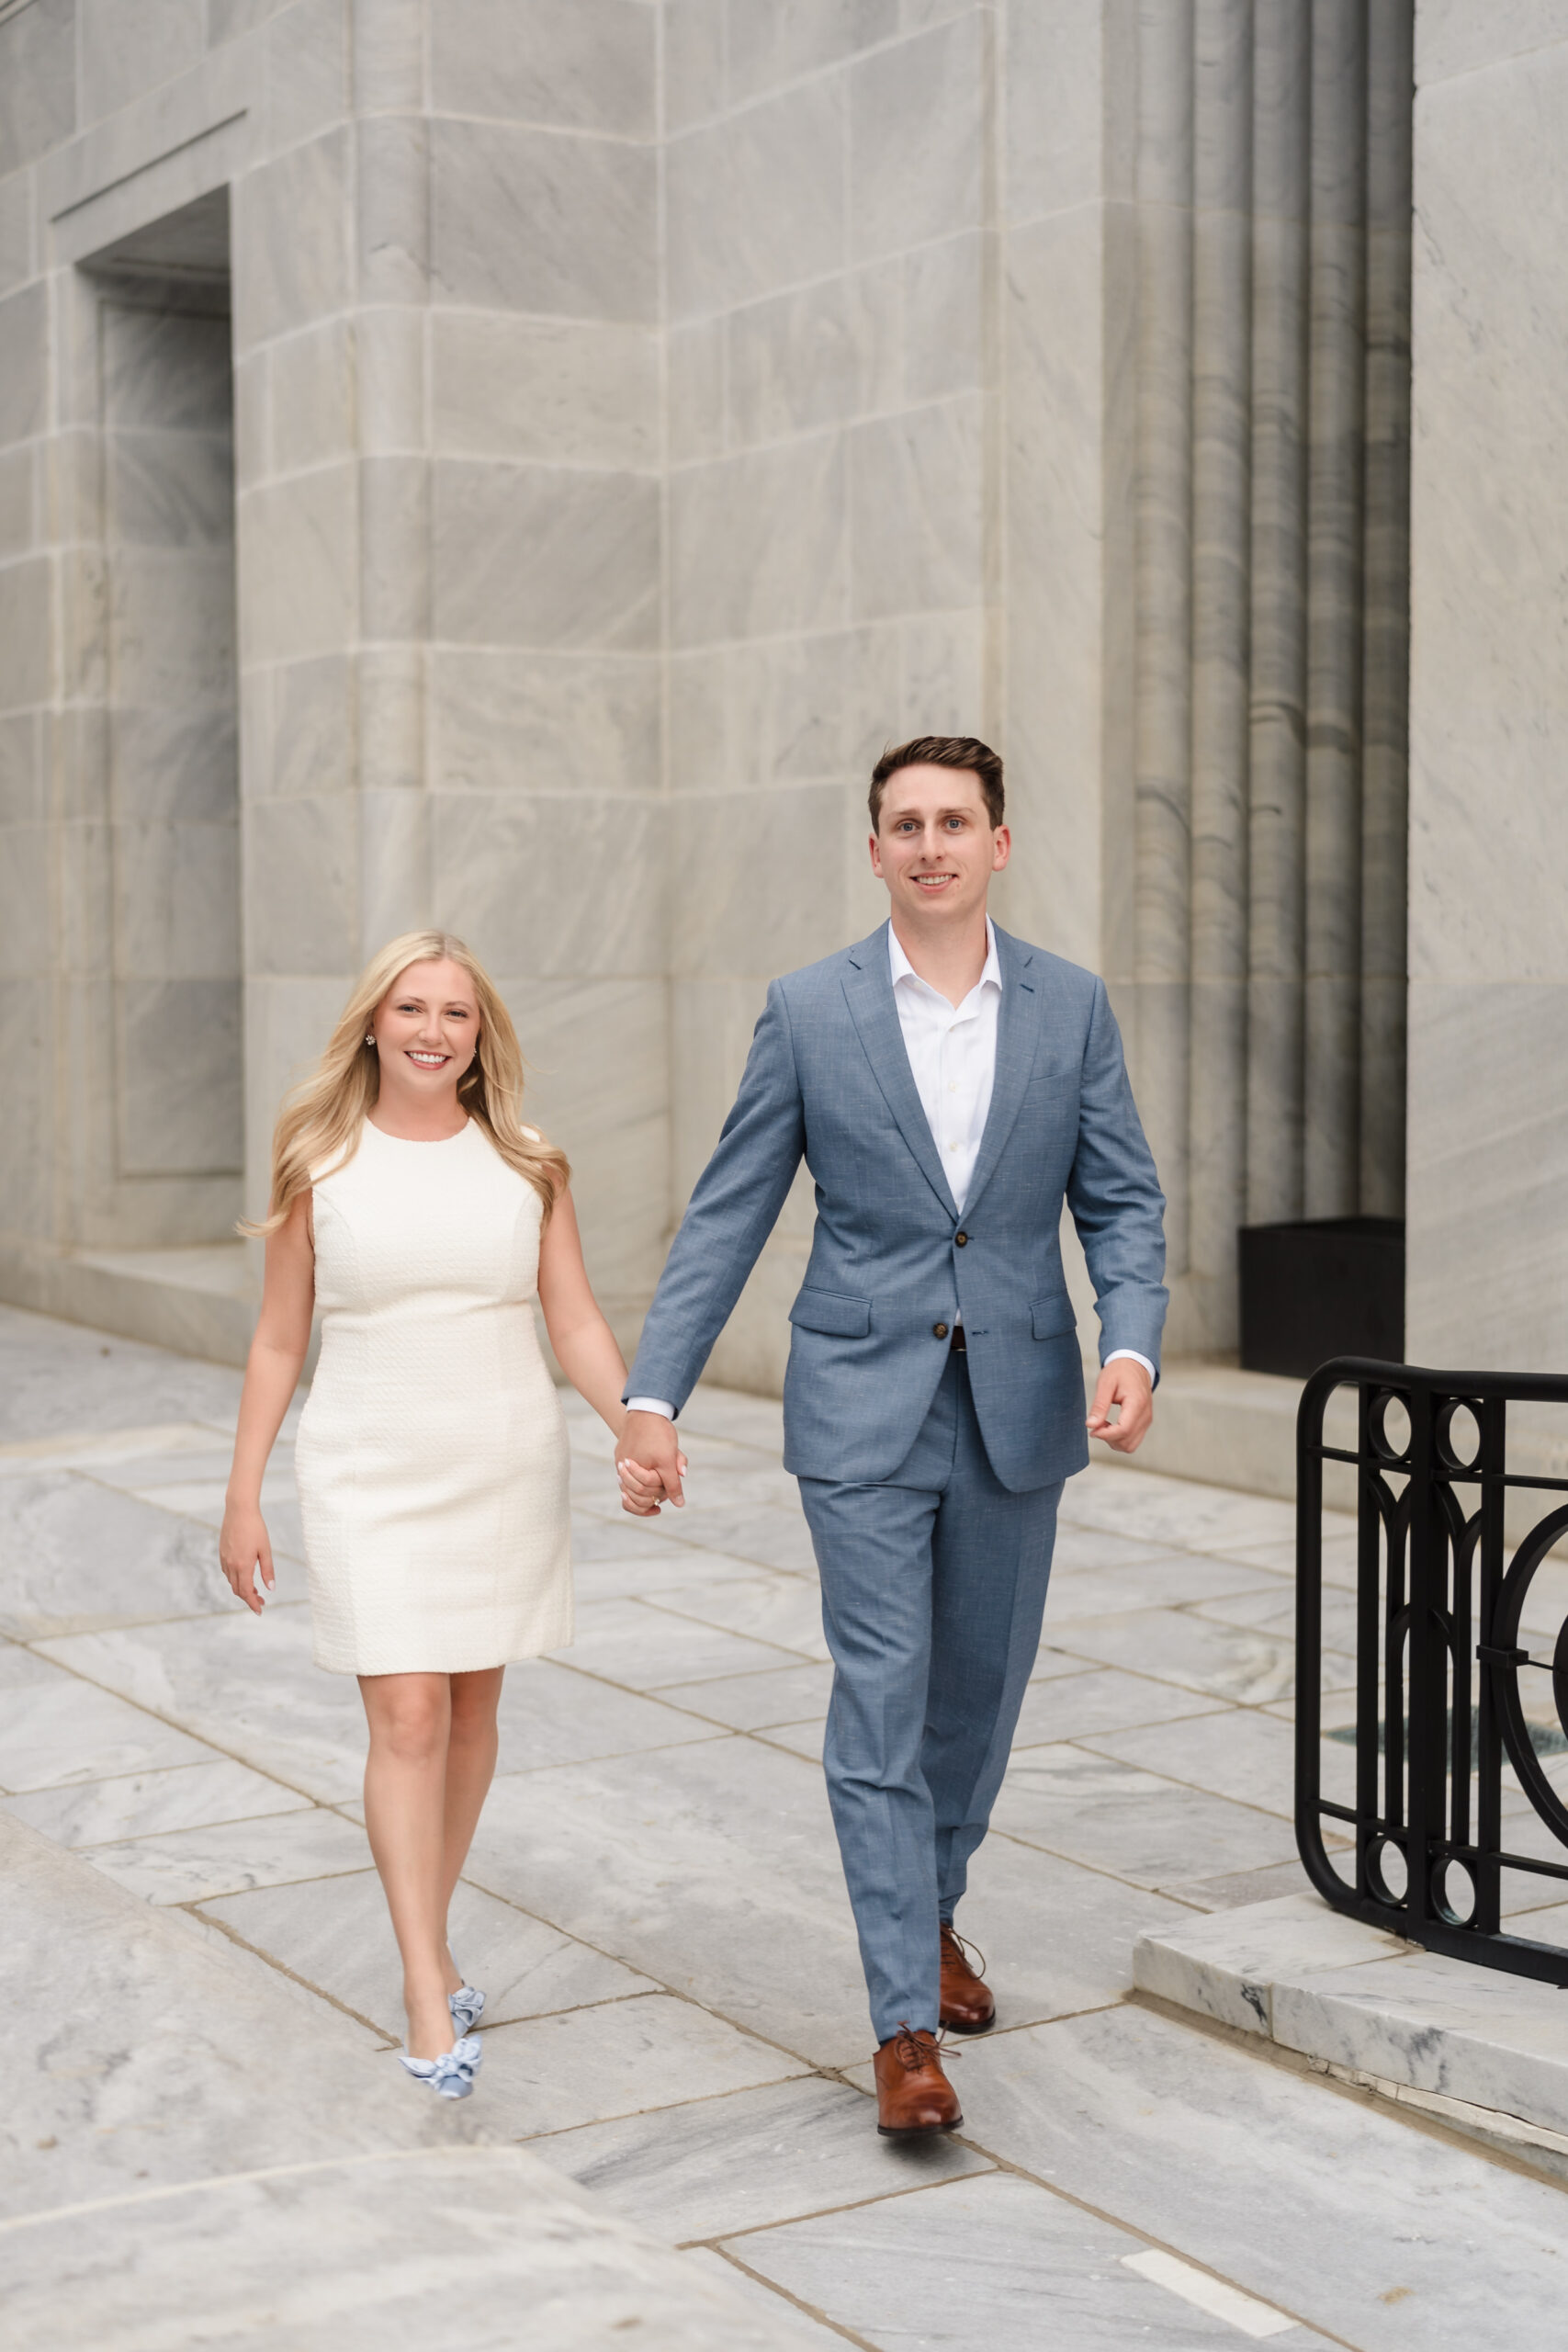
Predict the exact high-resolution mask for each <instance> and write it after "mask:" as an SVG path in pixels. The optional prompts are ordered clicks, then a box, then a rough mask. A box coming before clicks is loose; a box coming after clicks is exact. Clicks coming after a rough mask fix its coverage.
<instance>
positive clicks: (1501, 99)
mask: <svg viewBox="0 0 1568 2352" xmlns="http://www.w3.org/2000/svg"><path fill="white" fill-rule="evenodd" d="M1417 31H1418V39H1417V46H1416V68H1417V85H1418V86H1417V94H1416V271H1415V353H1416V410H1415V459H1414V468H1413V476H1412V533H1413V556H1414V562H1413V587H1414V595H1413V609H1412V635H1411V687H1410V749H1411V769H1410V800H1411V809H1410V915H1411V922H1410V1208H1409V1216H1410V1227H1409V1260H1410V1272H1409V1281H1410V1306H1409V1339H1408V1343H1409V1346H1410V1348H1411V1350H1412V1351H1413V1353H1414V1355H1415V1357H1416V1361H1418V1362H1426V1363H1441V1364H1471V1363H1475V1364H1480V1365H1483V1366H1495V1367H1504V1368H1512V1369H1516V1370H1528V1371H1556V1370H1559V1369H1560V1368H1561V1363H1562V1355H1563V1350H1564V1344H1565V1340H1568V1251H1565V1250H1564V1248H1563V1241H1562V1230H1563V1206H1562V1203H1563V1192H1564V1182H1565V1179H1568V956H1565V953H1564V947H1563V940H1564V936H1565V933H1564V924H1563V919H1562V908H1563V903H1564V895H1565V892H1568V798H1565V797H1564V794H1563V790H1562V778H1561V768H1562V744H1563V742H1564V741H1568V592H1565V589H1564V574H1563V562H1562V548H1563V545H1564V542H1565V539H1568V417H1565V413H1564V407H1563V401H1562V379H1563V368H1564V356H1565V354H1564V343H1565V330H1564V323H1563V322H1564V303H1563V299H1562V280H1563V254H1564V252H1565V251H1568V172H1565V170H1564V167H1563V162H1562V120H1563V111H1564V107H1568V6H1564V5H1563V0H1530V4H1529V5H1526V0H1510V5H1508V6H1495V7H1489V8H1486V9H1475V8H1472V7H1467V6H1461V5H1457V0H1422V5H1421V7H1420V10H1419V13H1418V17H1417Z"/></svg>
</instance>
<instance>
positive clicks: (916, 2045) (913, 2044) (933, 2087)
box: [875, 2025, 964, 2140]
mask: <svg viewBox="0 0 1568 2352" xmlns="http://www.w3.org/2000/svg"><path fill="white" fill-rule="evenodd" d="M875 2071H876V2128H877V2130H878V2131H880V2132H881V2133H882V2135H883V2137H884V2139H886V2140H913V2139H917V2138H919V2135H920V2134H921V2133H922V2132H925V2131H957V2129H958V2127H959V2125H960V2124H961V2123H962V2122H963V2120H964V2117H963V2114H962V2112H961V2110H960V2109H959V2105H958V2094H957V2092H956V2091H955V2090H954V2089H953V2085H952V2084H951V2083H950V2082H949V2081H948V2079H947V2076H946V2075H944V2074H943V2073H942V2052H941V2050H940V2049H939V2048H938V2046H937V2039H936V2036H935V2034H934V2033H929V2032H927V2030H926V2029H925V2028H924V2027H923V2026H922V2027H920V2028H919V2030H918V2031H917V2030H911V2029H910V2028H909V2027H908V2026H907V2025H901V2026H900V2027H899V2029H898V2030H897V2033H896V2034H894V2035H892V2037H891V2038H890V2039H889V2040H888V2041H885V2042H884V2043H883V2045H882V2047H881V2049H880V2050H879V2051H878V2052H877V2053H876V2064H875Z"/></svg>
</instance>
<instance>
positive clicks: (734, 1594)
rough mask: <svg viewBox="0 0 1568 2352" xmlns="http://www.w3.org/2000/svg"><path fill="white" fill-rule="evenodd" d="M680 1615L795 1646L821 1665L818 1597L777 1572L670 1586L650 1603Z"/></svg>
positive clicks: (812, 1587)
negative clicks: (708, 1583)
mask: <svg viewBox="0 0 1568 2352" xmlns="http://www.w3.org/2000/svg"><path fill="white" fill-rule="evenodd" d="M653 1605H654V1606H655V1607H657V1608H660V1609H668V1610H669V1611H671V1612H672V1613H673V1614H675V1615H677V1616H682V1617H694V1618H697V1619H700V1620H701V1621H702V1623H705V1624H708V1625H720V1626H722V1627H724V1629H725V1630H726V1631H727V1632H728V1633H731V1634H745V1635H746V1636H747V1638H748V1639H749V1640H751V1641H758V1642H773V1643H775V1644H776V1645H778V1647H779V1648H780V1649H788V1650H798V1651H800V1652H801V1653H802V1654H803V1655H804V1656H805V1657H809V1658H815V1659H816V1660H818V1663H825V1662H826V1660H827V1657H828V1645H827V1642H826V1641H825V1640H824V1638H823V1634H822V1596H821V1593H820V1592H819V1590H818V1587H817V1585H816V1584H815V1582H813V1583H807V1580H806V1579H805V1577H791V1576H783V1575H780V1574H778V1573H777V1572H774V1573H772V1574H761V1575H754V1576H753V1577H751V1578H750V1581H748V1582H746V1583H741V1582H740V1581H739V1579H737V1578H734V1577H731V1578H728V1579H727V1580H726V1581H724V1582H722V1583H716V1584H714V1585H711V1586H703V1585H674V1586H671V1587H670V1588H669V1589H667V1590H665V1591H663V1592H660V1594H659V1596H658V1598H657V1600H656V1601H655V1602H654V1604H653Z"/></svg>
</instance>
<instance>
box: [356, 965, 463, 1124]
mask: <svg viewBox="0 0 1568 2352" xmlns="http://www.w3.org/2000/svg"><path fill="white" fill-rule="evenodd" d="M370 1026H371V1030H372V1033H373V1035H374V1036H375V1039H376V1054H377V1058H378V1061H379V1062H380V1065H381V1084H382V1087H383V1089H390V1090H391V1091H394V1092H395V1093H400V1094H401V1093H407V1094H410V1095H412V1096H414V1097H416V1098H419V1099H422V1100H423V1101H425V1102H429V1101H430V1100H431V1099H432V1097H434V1096H440V1095H443V1094H452V1093H455V1092H456V1091H457V1080H459V1079H460V1078H461V1077H462V1075H463V1072H464V1071H465V1070H466V1069H468V1064H469V1063H470V1062H471V1061H472V1060H473V1058H474V1056H475V1054H476V1053H477V1052H478V1050H479V1006H478V1004H477V1003H476V1002H475V1001H474V988H473V982H472V981H471V980H470V979H469V978H468V974H467V972H465V971H464V969H463V967H462V966H461V965H460V964H449V963H434V964H411V965H410V966H409V967H408V968H407V970H406V971H402V972H400V973H399V974H398V977H397V978H396V979H395V980H394V981H393V983H392V985H391V987H390V988H389V989H388V990H387V993H386V995H385V996H384V997H383V998H382V999H381V1001H380V1003H379V1004H378V1006H377V1008H376V1012H375V1017H374V1019H373V1020H372V1022H371V1024H370Z"/></svg>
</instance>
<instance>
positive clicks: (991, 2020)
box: [942, 1919, 997, 2033]
mask: <svg viewBox="0 0 1568 2352" xmlns="http://www.w3.org/2000/svg"><path fill="white" fill-rule="evenodd" d="M975 1956H976V1959H977V1960H979V1961H980V1968H984V1966H985V1965H986V1963H985V1961H984V1960H983V1959H981V1957H980V1954H979V1953H978V1952H976V1955H975ZM996 2021H997V2005H996V2002H995V2001H994V2000H993V1999H992V1997H991V1988H990V1986H989V1985H987V1983H986V1982H985V1980H984V1979H983V1978H982V1976H981V1974H980V1972H979V1969H976V1967H974V1966H973V1965H972V1964H971V1962H970V1959H969V1947H968V1946H967V1945H966V1944H965V1943H964V1939H963V1937H962V1936H960V1935H957V1934H955V1933H954V1931H953V1928H952V1927H951V1926H950V1925H949V1923H948V1922H947V1920H945V1919H944V1920H943V1921H942V2024H943V2026H944V2027H945V2029H946V2030H947V2031H948V2032H949V2033H988V2032H989V2031H990V2030H991V2028H992V2026H994V2025H995V2023H996Z"/></svg>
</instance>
